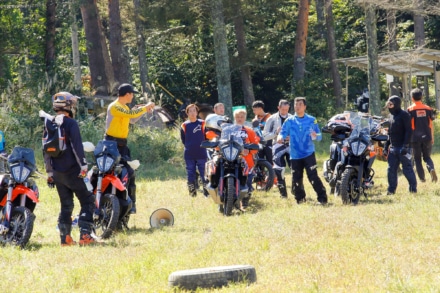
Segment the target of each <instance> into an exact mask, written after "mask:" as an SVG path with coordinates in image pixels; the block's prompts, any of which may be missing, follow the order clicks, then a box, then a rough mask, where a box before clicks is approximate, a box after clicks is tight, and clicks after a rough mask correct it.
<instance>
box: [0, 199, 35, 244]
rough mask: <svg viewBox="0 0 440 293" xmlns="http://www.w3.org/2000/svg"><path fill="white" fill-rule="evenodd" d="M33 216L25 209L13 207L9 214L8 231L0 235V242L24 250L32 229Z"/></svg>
mask: <svg viewBox="0 0 440 293" xmlns="http://www.w3.org/2000/svg"><path fill="white" fill-rule="evenodd" d="M34 221H35V215H34V214H33V213H32V212H31V211H30V210H29V209H27V208H26V207H14V208H13V209H12V212H11V220H10V222H9V231H8V232H7V233H6V235H1V236H0V239H1V242H2V243H4V244H11V245H15V246H19V247H21V248H24V247H25V246H26V244H27V243H28V242H29V239H30V238H31V235H32V231H33V229H34Z"/></svg>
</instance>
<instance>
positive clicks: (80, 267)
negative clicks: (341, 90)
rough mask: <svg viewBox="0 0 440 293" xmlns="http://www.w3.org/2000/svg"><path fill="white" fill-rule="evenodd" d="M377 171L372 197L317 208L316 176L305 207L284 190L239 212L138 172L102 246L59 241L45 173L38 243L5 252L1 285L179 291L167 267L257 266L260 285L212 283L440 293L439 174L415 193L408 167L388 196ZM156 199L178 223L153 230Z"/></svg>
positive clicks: (380, 168) (256, 288)
mask: <svg viewBox="0 0 440 293" xmlns="http://www.w3.org/2000/svg"><path fill="white" fill-rule="evenodd" d="M439 158H440V156H439V155H436V156H434V159H435V161H436V162H439ZM321 159H324V158H321ZM437 165H439V163H437ZM143 168H147V167H146V166H143ZM173 168H175V170H172V172H170V173H172V174H176V170H177V171H178V169H180V170H181V171H180V174H182V175H183V172H184V171H183V168H182V166H179V164H175V165H174V166H173ZM375 169H376V179H375V181H376V186H375V188H374V190H373V194H374V195H373V196H371V197H370V198H368V199H365V198H362V200H361V202H360V204H359V205H358V206H343V205H342V204H341V201H340V199H335V198H333V197H330V205H329V206H328V207H322V206H318V205H315V203H316V195H315V194H314V192H313V191H312V190H311V187H310V184H308V183H306V188H307V194H308V202H307V203H306V204H303V205H297V204H296V203H295V201H294V200H293V198H289V199H288V200H281V199H280V198H279V196H278V192H277V191H276V190H275V189H274V190H271V191H270V192H268V193H255V194H254V196H253V198H252V200H251V206H250V208H249V210H248V212H246V213H245V214H241V215H238V214H237V215H234V216H232V217H229V218H225V217H223V216H221V215H220V214H219V213H218V212H217V208H216V206H215V205H214V203H213V202H212V200H211V199H205V198H204V197H203V196H202V195H201V194H199V196H198V197H197V198H190V197H189V196H188V194H187V191H186V183H185V179H184V178H183V177H180V178H179V177H177V178H173V179H172V180H166V179H164V178H163V177H162V178H161V179H158V180H152V179H148V180H142V179H141V178H139V180H138V190H139V195H138V198H139V200H138V201H139V203H138V214H137V215H135V216H133V217H132V219H131V222H130V226H131V227H132V228H131V230H130V231H129V232H128V233H126V234H124V233H121V234H118V235H116V236H115V237H114V238H112V239H110V240H108V241H106V242H105V243H104V244H103V245H100V246H97V247H67V248H65V247H64V248H61V247H60V246H59V237H58V233H57V231H56V229H55V226H56V218H57V213H58V208H59V207H58V199H57V197H56V193H55V191H54V190H49V189H48V188H46V187H45V185H44V184H43V183H44V182H40V187H41V188H40V191H41V204H40V205H39V206H38V207H37V209H36V211H35V214H36V215H37V220H36V224H35V228H34V233H33V236H32V238H31V243H30V245H29V247H28V248H27V249H26V250H19V249H16V248H13V247H4V248H1V249H0V259H1V261H0V271H1V272H2V276H3V277H2V281H1V282H0V289H1V290H2V291H4V292H29V291H32V292H171V291H172V290H171V289H170V288H169V287H168V276H169V274H171V273H172V272H174V271H177V270H184V269H192V268H202V267H209V266H223V265H234V264H250V265H253V266H254V267H255V269H256V272H257V279H258V280H257V282H256V283H254V284H251V285H249V286H246V285H245V284H233V285H231V286H229V287H227V288H223V289H217V290H211V291H209V292H438V291H439V289H438V288H440V249H439V244H440V236H439V231H440V217H439V215H440V197H439V189H438V184H440V183H437V184H432V183H430V182H429V183H419V193H418V194H417V195H410V194H408V193H407V192H406V190H407V188H408V184H407V182H406V180H405V178H404V177H403V176H400V177H399V180H400V182H399V187H398V191H397V194H396V195H395V196H392V197H388V196H385V195H381V194H384V193H385V191H386V177H385V176H386V163H384V162H379V161H378V162H376V163H375ZM320 172H321V170H320ZM289 178H290V177H289ZM289 186H290V184H289ZM157 208H168V209H170V210H171V211H172V212H173V214H174V216H175V225H174V226H173V227H167V228H165V229H162V230H152V229H150V225H149V216H150V215H151V213H152V212H153V211H154V210H156V209H157ZM76 210H78V208H76ZM75 235H76V237H78V233H77V232H75ZM199 291H200V292H208V290H199Z"/></svg>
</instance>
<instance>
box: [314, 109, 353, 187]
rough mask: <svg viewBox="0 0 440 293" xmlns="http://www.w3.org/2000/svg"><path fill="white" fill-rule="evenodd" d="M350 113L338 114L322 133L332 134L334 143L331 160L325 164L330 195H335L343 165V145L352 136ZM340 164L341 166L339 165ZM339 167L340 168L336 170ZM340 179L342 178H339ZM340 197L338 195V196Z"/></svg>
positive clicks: (331, 149) (332, 144) (325, 174)
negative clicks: (340, 167)
mask: <svg viewBox="0 0 440 293" xmlns="http://www.w3.org/2000/svg"><path fill="white" fill-rule="evenodd" d="M350 113H352V112H348V111H347V112H344V113H343V114H337V115H335V116H333V117H332V118H330V119H329V121H328V122H327V124H326V125H325V126H324V127H322V129H321V131H322V133H329V134H331V137H330V139H331V140H332V143H331V145H330V158H329V159H328V160H326V161H325V162H324V164H323V168H322V169H323V170H324V172H323V175H324V179H325V180H326V181H327V183H329V185H330V193H332V194H333V193H335V187H336V182H337V179H338V178H337V174H338V170H339V166H340V165H341V164H342V163H341V161H342V158H341V157H342V143H343V141H344V140H345V139H346V138H348V137H349V136H350V133H351V130H352V129H351V127H352V124H351V122H350ZM338 163H339V165H337V164H338ZM336 166H338V168H336ZM339 179H340V178H339ZM336 195H338V194H336Z"/></svg>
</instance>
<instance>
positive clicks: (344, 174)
mask: <svg viewBox="0 0 440 293" xmlns="http://www.w3.org/2000/svg"><path fill="white" fill-rule="evenodd" d="M350 122H351V128H352V130H351V132H350V135H349V136H348V138H346V139H344V140H343V142H342V149H341V150H340V151H341V153H340V161H339V162H337V163H336V166H335V168H334V171H333V176H332V179H333V182H334V183H335V194H336V195H340V196H341V198H342V202H343V204H349V203H353V204H357V203H358V202H359V199H360V196H361V195H364V196H365V197H367V193H366V190H368V189H371V188H373V186H374V181H373V178H374V174H375V172H374V169H373V168H372V165H373V163H374V160H375V158H376V152H375V148H374V141H386V140H387V139H388V136H387V135H384V134H381V133H380V131H379V129H380V127H381V123H377V120H375V119H373V117H371V116H370V115H364V114H360V113H354V112H352V113H350ZM325 171H327V172H328V169H327V170H326V169H325V170H324V172H325Z"/></svg>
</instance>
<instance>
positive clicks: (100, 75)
mask: <svg viewBox="0 0 440 293" xmlns="http://www.w3.org/2000/svg"><path fill="white" fill-rule="evenodd" d="M80 8H81V15H82V18H83V22H84V30H85V33H86V41H87V55H88V57H89V68H90V75H91V77H92V87H93V88H94V90H95V91H96V94H99V95H107V94H108V93H110V92H111V91H112V90H113V86H114V75H113V69H112V66H111V63H110V56H109V54H108V49H107V45H106V42H105V38H104V35H103V34H102V26H101V19H100V17H99V14H98V7H97V6H96V2H95V0H83V1H82V2H81V6H80Z"/></svg>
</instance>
